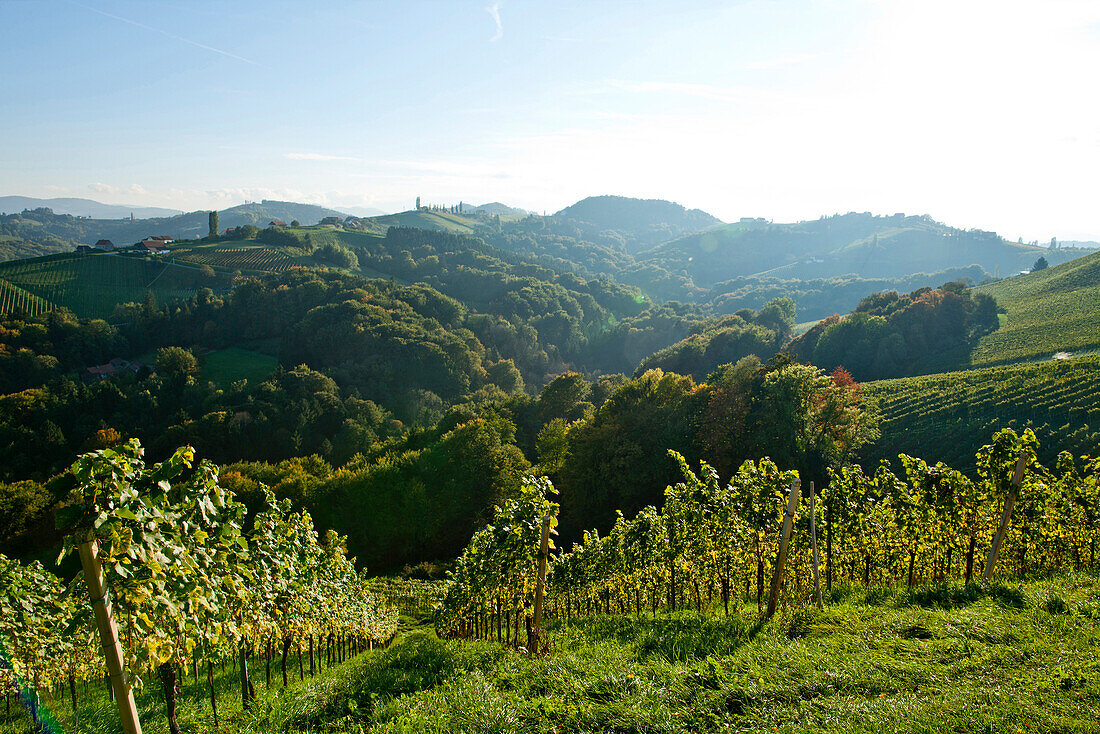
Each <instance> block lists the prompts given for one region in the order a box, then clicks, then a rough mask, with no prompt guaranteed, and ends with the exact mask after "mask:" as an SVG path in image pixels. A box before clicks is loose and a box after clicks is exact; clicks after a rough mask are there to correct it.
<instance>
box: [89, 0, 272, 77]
mask: <svg viewBox="0 0 1100 734" xmlns="http://www.w3.org/2000/svg"><path fill="white" fill-rule="evenodd" d="M70 2H72V0H70ZM72 4H73V5H76V6H77V7H78V8H84V9H85V10H88V11H91V12H93V13H98V14H99V15H102V16H105V17H107V18H113V19H115V20H117V21H121V22H122V23H129V24H130V25H132V26H137V27H138V28H144V29H145V30H147V31H152V32H153V33H159V34H161V35H162V36H168V38H171V39H173V40H176V41H179V42H181V43H187V44H190V45H192V46H195V47H197V48H201V49H205V50H206V51H211V52H213V53H216V54H220V55H222V56H225V57H227V58H230V59H236V60H237V61H243V62H244V63H246V64H252V65H253V66H259V64H257V63H256V62H255V61H252V60H251V59H246V58H245V57H243V56H238V55H237V54H233V53H229V52H228V51H223V50H221V49H220V48H214V47H213V46H207V45H206V44H204V43H199V42H198V41H192V40H191V39H190V38H183V37H182V36H177V35H175V34H174V33H169V32H168V31H162V30H161V29H160V28H153V27H152V26H148V25H145V24H144V23H138V22H137V21H136V20H130V19H129V18H123V17H122V16H121V15H114V14H113V13H106V12H104V11H102V10H98V9H97V8H93V7H90V6H88V5H84V4H82V3H78V2H73V3H72Z"/></svg>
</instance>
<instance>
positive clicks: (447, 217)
mask: <svg viewBox="0 0 1100 734" xmlns="http://www.w3.org/2000/svg"><path fill="white" fill-rule="evenodd" d="M367 221H369V222H370V223H371V224H373V225H375V226H376V227H377V229H378V230H379V231H380V232H382V233H384V232H385V230H386V228H387V227H415V228H416V229H430V230H437V231H440V232H454V233H455V234H473V233H474V232H475V231H476V230H477V228H478V227H479V226H481V225H480V224H479V222H478V221H477V220H475V219H473V218H472V217H467V216H463V215H461V214H451V213H450V212H444V211H435V210H430V209H419V210H417V209H411V210H409V211H407V212H398V213H397V214H387V215H385V216H382V217H371V218H370V219H369V220H367Z"/></svg>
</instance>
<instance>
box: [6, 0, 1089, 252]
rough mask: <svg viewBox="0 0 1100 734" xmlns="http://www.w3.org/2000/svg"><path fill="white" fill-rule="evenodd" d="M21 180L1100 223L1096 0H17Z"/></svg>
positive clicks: (13, 77)
mask: <svg viewBox="0 0 1100 734" xmlns="http://www.w3.org/2000/svg"><path fill="white" fill-rule="evenodd" d="M0 69H3V72H2V73H0V95H2V96H0V98H2V99H3V100H4V103H3V107H2V109H3V114H0V194H21V195H26V196H37V197H43V198H49V197H60V196H78V197H86V198H92V199H96V200H98V201H102V202H105V203H119V204H129V205H143V206H164V207H170V208H176V209H183V210H195V209H210V208H225V207H228V206H232V205H235V204H238V203H241V202H243V201H245V200H260V199H264V198H268V199H282V200H294V201H302V202H309V203H317V204H324V205H327V206H331V207H334V208H337V209H339V208H341V207H377V208H380V209H383V210H386V211H400V210H405V209H409V208H411V207H412V206H413V202H414V200H415V198H416V197H417V196H420V197H422V198H423V200H424V202H434V203H445V204H450V203H457V202H458V201H460V200H461V201H465V202H468V203H469V202H472V203H484V202H489V201H501V202H504V203H507V204H510V205H512V206H519V207H523V208H525V209H530V210H533V211H538V212H542V211H547V212H553V211H556V210H558V209H561V208H562V207H565V206H567V205H569V204H571V203H573V202H575V201H577V200H579V199H581V198H583V197H585V196H590V195H598V194H619V195H624V196H636V197H643V198H662V199H670V200H673V201H677V202H679V203H681V204H683V205H685V206H687V207H691V208H700V209H703V210H705V211H708V212H710V213H712V214H714V215H715V216H718V217H720V218H722V219H725V220H727V221H729V220H736V219H738V218H739V217H744V216H752V217H767V218H769V219H772V220H774V221H797V220H800V219H816V218H817V217H818V216H821V215H829V214H834V213H838V212H847V211H870V212H874V213H879V214H892V213H895V212H905V213H907V214H930V215H932V216H933V217H934V218H936V219H938V220H940V221H944V222H946V223H948V224H951V225H953V226H957V227H963V228H971V227H976V228H980V229H987V230H994V231H997V232H998V233H1000V234H1002V235H1004V236H1006V237H1008V238H1010V239H1016V238H1017V237H1022V238H1023V239H1024V240H1025V241H1032V240H1040V241H1042V242H1047V241H1049V239H1050V238H1051V237H1052V236H1056V237H1058V238H1059V239H1061V240H1067V239H1094V240H1100V206H1098V205H1097V201H1098V198H1100V197H1098V194H1100V94H1097V92H1096V89H1097V76H1098V72H1100V2H1096V0H1041V1H1037V2H1015V1H1014V0H991V1H989V2H986V1H974V2H970V1H968V0H950V1H941V0H920V2H916V1H915V0H914V1H900V2H890V1H888V0H756V1H749V2H732V1H726V2H716V1H705V0H701V1H699V2H693V1H692V0H677V1H676V2H648V1H646V0H634V1H630V2H628V1H626V0H620V1H617V2H601V1H600V0H582V1H577V2H571V1H567V0H562V1H560V2H534V1H531V0H528V1H524V0H499V1H498V0H489V1H488V2H487V1H486V0H480V1H475V2H464V1H461V0H434V1H432V2H416V1H410V0H404V1H402V2H382V1H378V2H373V1H372V2H325V1H324V0H314V2H311V3H308V4H306V3H300V2H279V1H278V0H264V1H263V2H235V1H233V0H218V1H217V2H207V1H206V0H175V1H174V2H170V1H162V2H154V1H149V0H146V1H143V2H136V1H126V2H123V1H115V0H80V1H79V2H76V1H68V0H65V1H56V2H55V1H52V0H42V1H41V2H39V1H37V0H0Z"/></svg>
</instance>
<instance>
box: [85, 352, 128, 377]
mask: <svg viewBox="0 0 1100 734" xmlns="http://www.w3.org/2000/svg"><path fill="white" fill-rule="evenodd" d="M140 369H141V363H140V362H131V361H129V360H126V359H122V358H121V357H115V358H114V359H112V360H111V361H110V362H108V363H106V364H97V365H95V366H94V367H89V368H88V369H86V370H85V376H86V377H88V379H92V380H95V379H99V380H106V379H108V378H110V377H116V376H118V375H121V374H124V373H126V372H134V373H136V372H138V371H139V370H140Z"/></svg>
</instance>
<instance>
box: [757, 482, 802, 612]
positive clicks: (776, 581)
mask: <svg viewBox="0 0 1100 734" xmlns="http://www.w3.org/2000/svg"><path fill="white" fill-rule="evenodd" d="M801 491H802V480H801V479H798V478H795V480H794V481H793V482H791V496H790V498H789V499H788V500H787V511H786V512H784V513H783V525H782V529H781V530H780V533H781V534H780V536H779V555H778V556H776V559H775V572H774V573H773V574H772V590H771V594H770V595H769V596H768V611H767V613H766V614H765V615H764V619H771V618H772V616H773V615H774V614H775V607H776V605H777V604H778V603H779V590H780V589H781V588H782V587H783V566H784V564H786V562H787V544H788V542H789V541H790V539H791V530H793V529H794V515H795V512H797V510H798V496H799V493H800V492H801Z"/></svg>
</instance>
